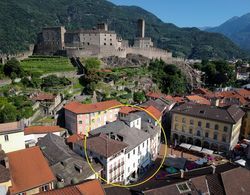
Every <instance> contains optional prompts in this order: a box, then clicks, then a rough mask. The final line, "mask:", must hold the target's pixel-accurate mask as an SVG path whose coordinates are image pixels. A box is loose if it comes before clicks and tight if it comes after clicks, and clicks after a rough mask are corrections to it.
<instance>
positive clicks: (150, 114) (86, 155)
mask: <svg viewBox="0 0 250 195" xmlns="http://www.w3.org/2000/svg"><path fill="white" fill-rule="evenodd" d="M120 107H132V108H136V109H138V110H142V111H144V112H146V113H147V114H148V115H149V116H151V117H152V118H153V119H154V120H155V121H156V122H157V123H158V125H159V126H160V128H161V131H162V133H163V137H164V140H165V149H164V155H163V158H162V161H161V164H160V166H159V167H158V169H157V170H156V171H155V172H154V173H153V174H152V175H151V176H150V177H148V178H147V179H145V180H144V181H141V182H139V183H135V184H128V185H122V184H117V183H110V182H108V181H107V180H106V179H104V178H102V177H101V176H100V174H99V173H97V172H96V171H95V170H94V168H93V166H92V165H91V162H90V160H89V157H88V153H87V136H85V138H84V143H83V144H84V153H85V157H86V160H87V163H88V165H89V167H90V168H91V170H92V171H93V172H94V173H95V174H96V175H97V176H98V178H99V179H100V180H102V181H104V182H105V183H107V184H108V185H112V186H114V187H122V188H131V187H136V186H139V185H142V184H144V183H146V182H147V181H149V180H150V179H152V178H153V177H154V176H155V175H156V174H157V173H158V172H159V171H160V169H161V167H162V165H163V163H164V161H165V159H166V156H167V137H166V133H165V132H164V129H163V127H162V125H161V122H160V121H159V120H158V119H157V118H155V116H154V115H153V114H152V113H150V112H148V111H147V110H146V109H144V108H141V107H139V106H134V105H129V104H126V105H125V104H121V105H118V106H113V107H110V108H108V109H106V110H105V111H107V110H111V109H115V108H120ZM99 115H100V114H99ZM96 117H98V115H97V116H96ZM89 131H90V127H89V130H88V131H87V134H88V133H89Z"/></svg>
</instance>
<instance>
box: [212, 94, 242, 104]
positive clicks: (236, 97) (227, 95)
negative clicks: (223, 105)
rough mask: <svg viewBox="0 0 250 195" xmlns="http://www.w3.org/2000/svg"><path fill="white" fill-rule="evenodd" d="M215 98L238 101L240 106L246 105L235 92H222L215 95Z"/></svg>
mask: <svg viewBox="0 0 250 195" xmlns="http://www.w3.org/2000/svg"><path fill="white" fill-rule="evenodd" d="M216 95H217V96H219V97H221V98H222V99H223V98H235V99H238V100H239V102H240V104H241V105H244V104H246V103H247V100H246V99H245V98H244V97H243V96H241V95H239V94H238V93H237V92H235V91H223V92H217V93H216Z"/></svg>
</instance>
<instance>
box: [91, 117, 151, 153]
mask: <svg viewBox="0 0 250 195" xmlns="http://www.w3.org/2000/svg"><path fill="white" fill-rule="evenodd" d="M99 133H103V134H107V135H108V136H110V137H111V138H112V139H117V140H120V141H119V142H121V143H126V144H127V145H128V147H127V149H126V150H127V151H130V150H132V149H133V148H134V147H136V146H137V145H139V144H141V143H142V142H144V141H146V140H147V139H148V138H149V137H150V134H149V133H146V132H144V131H143V130H139V129H137V128H130V127H129V126H128V125H126V124H125V123H124V122H123V121H119V120H117V121H115V122H112V123H108V124H107V125H105V126H103V127H100V128H98V129H95V130H92V131H91V134H92V135H96V134H99Z"/></svg>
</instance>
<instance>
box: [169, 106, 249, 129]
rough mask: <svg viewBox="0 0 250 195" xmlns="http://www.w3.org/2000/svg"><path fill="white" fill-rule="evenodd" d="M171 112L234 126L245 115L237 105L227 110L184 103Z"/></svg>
mask: <svg viewBox="0 0 250 195" xmlns="http://www.w3.org/2000/svg"><path fill="white" fill-rule="evenodd" d="M172 112H173V113H177V114H184V115H189V116H194V117H200V118H206V119H210V120H216V121H221V122H226V123H232V124H235V123H236V122H237V121H238V120H239V119H241V118H242V117H243V116H244V114H245V113H244V112H243V111H242V110H241V109H240V108H239V107H238V106H237V105H232V106H230V107H228V108H219V107H216V106H208V105H202V104H194V103H184V104H182V105H180V106H177V107H176V108H174V109H173V110H172Z"/></svg>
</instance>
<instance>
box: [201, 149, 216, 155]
mask: <svg viewBox="0 0 250 195" xmlns="http://www.w3.org/2000/svg"><path fill="white" fill-rule="evenodd" d="M201 152H202V153H204V154H213V153H214V151H213V150H209V149H207V148H202V150H201Z"/></svg>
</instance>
